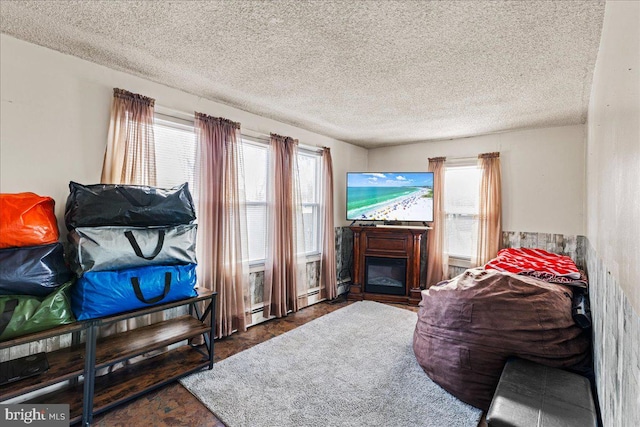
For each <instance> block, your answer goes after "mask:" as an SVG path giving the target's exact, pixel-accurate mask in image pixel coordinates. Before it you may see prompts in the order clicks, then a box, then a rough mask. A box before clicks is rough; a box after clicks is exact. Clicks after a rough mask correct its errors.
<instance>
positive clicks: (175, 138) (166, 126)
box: [153, 115, 197, 201]
mask: <svg viewBox="0 0 640 427" xmlns="http://www.w3.org/2000/svg"><path fill="white" fill-rule="evenodd" d="M153 132H154V139H155V148H156V185H157V186H158V187H161V188H171V187H174V186H176V185H180V184H182V183H185V182H188V183H189V190H190V192H191V196H192V197H193V198H194V201H195V199H196V198H197V192H196V188H195V187H194V185H195V170H196V163H195V162H196V134H195V131H194V129H193V123H192V122H191V123H190V122H188V121H184V120H180V119H171V118H160V117H159V116H158V115H156V117H155V120H154V125H153Z"/></svg>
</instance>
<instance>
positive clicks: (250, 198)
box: [242, 138, 269, 264]
mask: <svg viewBox="0 0 640 427" xmlns="http://www.w3.org/2000/svg"><path fill="white" fill-rule="evenodd" d="M268 155H269V151H268V146H267V145H266V144H262V143H258V142H253V141H250V140H248V139H245V138H243V139H242V156H243V157H244V170H245V173H246V174H247V176H246V179H245V187H246V188H245V191H246V193H245V194H246V201H247V238H248V240H249V263H251V264H259V263H264V260H265V258H266V256H267V255H266V253H267V188H268V187H267V185H268V175H267V168H268V161H269V157H268Z"/></svg>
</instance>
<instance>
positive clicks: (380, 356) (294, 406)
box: [181, 301, 482, 427]
mask: <svg viewBox="0 0 640 427" xmlns="http://www.w3.org/2000/svg"><path fill="white" fill-rule="evenodd" d="M416 321H417V316H416V314H415V313H413V312H411V311H408V310H404V309H401V308H396V307H391V306H388V305H385V304H380V303H376V302H371V301H362V302H356V303H354V304H351V305H349V306H347V307H345V308H341V309H339V310H336V311H334V312H332V313H329V314H327V315H325V316H322V317H320V318H318V319H315V320H313V321H311V322H309V323H306V324H304V325H302V326H300V327H298V328H296V329H294V330H292V331H289V332H287V333H285V334H283V335H279V336H277V337H275V338H272V339H270V340H268V341H265V342H263V343H261V344H258V345H256V346H254V347H252V348H250V349H248V350H245V351H242V352H240V353H237V354H235V355H233V356H231V357H229V358H227V359H224V360H222V361H220V362H218V363H216V364H215V365H214V367H213V369H212V370H210V371H201V372H198V373H196V374H193V375H191V376H189V377H185V378H183V379H182V380H181V383H182V384H183V385H184V386H185V387H186V388H187V389H188V390H189V391H190V392H191V393H193V394H194V395H195V396H196V397H197V398H198V399H200V401H201V402H202V403H204V404H205V405H206V406H207V407H208V408H209V409H211V411H212V412H213V413H214V414H215V415H216V416H217V417H218V418H220V419H221V420H222V421H223V422H224V423H225V424H226V425H227V426H229V427H241V426H247V427H257V426H261V427H288V426H291V427H301V426H304V427H312V426H323V427H324V426H354V427H355V426H392V427H403V426H407V427H409V426H411V427H416V426H433V427H449V426H454V427H455V426H460V427H476V426H477V425H478V422H479V420H480V416H481V415H482V412H481V411H480V410H479V409H476V408H474V407H472V406H469V405H467V404H465V403H463V402H461V401H459V400H458V399H456V398H455V397H453V396H452V395H450V394H449V393H447V392H446V391H444V390H443V389H442V388H440V387H439V386H438V385H436V384H435V383H434V382H433V381H431V380H430V379H429V377H427V375H426V374H425V373H424V372H423V371H422V369H421V368H420V366H419V365H418V363H417V362H416V358H415V355H414V354H413V348H412V337H413V330H414V328H415V324H416Z"/></svg>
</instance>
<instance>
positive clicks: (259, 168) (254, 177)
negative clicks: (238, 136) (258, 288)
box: [154, 113, 322, 265]
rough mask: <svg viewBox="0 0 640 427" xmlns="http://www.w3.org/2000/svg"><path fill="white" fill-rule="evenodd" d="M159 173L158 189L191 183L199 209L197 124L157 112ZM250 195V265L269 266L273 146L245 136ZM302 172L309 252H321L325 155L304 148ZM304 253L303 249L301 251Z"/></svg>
mask: <svg viewBox="0 0 640 427" xmlns="http://www.w3.org/2000/svg"><path fill="white" fill-rule="evenodd" d="M154 134H155V146H156V175H157V186H158V187H165V188H168V187H173V186H176V185H180V184H182V183H184V182H188V183H189V189H190V190H191V195H192V197H193V198H194V202H196V206H197V200H196V199H197V191H196V190H197V189H196V188H195V171H196V135H195V131H194V128H193V122H190V121H188V120H183V119H179V118H173V117H169V116H165V115H164V114H159V113H156V116H155V124H154ZM242 156H243V160H244V170H245V173H246V177H245V196H246V204H247V237H248V240H249V248H248V255H249V263H250V264H253V265H258V264H264V261H265V258H266V251H267V196H268V194H267V193H268V191H267V190H268V188H269V187H268V185H269V182H268V176H269V175H268V167H269V146H268V144H265V143H264V142H260V141H259V140H257V139H253V138H251V137H247V136H244V135H243V136H242ZM298 169H299V174H300V175H299V177H300V192H301V197H302V206H303V207H302V215H303V222H304V224H303V226H304V241H305V244H304V253H305V255H307V256H309V255H315V254H318V253H320V241H321V240H320V230H321V224H322V222H321V219H320V195H321V187H320V185H321V182H322V180H321V179H320V174H321V170H322V168H321V156H320V154H319V153H317V152H315V151H311V150H305V149H303V148H299V150H298ZM300 250H302V248H300Z"/></svg>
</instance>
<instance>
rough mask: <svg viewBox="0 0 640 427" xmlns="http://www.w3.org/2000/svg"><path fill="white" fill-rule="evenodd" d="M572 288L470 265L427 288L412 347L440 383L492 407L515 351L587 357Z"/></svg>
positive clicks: (554, 363) (555, 358)
mask: <svg viewBox="0 0 640 427" xmlns="http://www.w3.org/2000/svg"><path fill="white" fill-rule="evenodd" d="M571 297H572V290H571V288H570V287H567V286H563V285H557V284H551V283H546V282H543V281H541V280H538V279H534V278H531V277H525V276H518V275H514V274H511V273H501V272H497V271H485V270H482V269H472V270H467V272H465V273H464V274H462V275H460V276H458V277H456V278H455V279H452V280H450V281H448V282H443V283H442V284H439V285H436V286H433V287H431V288H429V289H427V290H424V291H422V301H421V302H420V309H419V312H418V323H417V325H416V329H415V332H414V335H413V350H414V352H415V354H416V358H417V359H418V363H419V364H420V366H422V368H423V369H424V371H425V372H426V373H427V375H429V377H430V378H431V379H432V380H433V381H435V382H436V383H438V384H439V385H440V386H441V387H442V388H444V389H445V390H447V391H448V392H450V393H451V394H453V395H454V396H456V397H457V398H459V399H460V400H462V401H463V402H466V403H469V404H470V405H473V406H475V407H477V408H480V409H483V410H487V409H488V408H489V404H490V403H491V399H492V397H493V393H494V391H495V389H496V386H497V384H498V380H499V379H500V373H501V372H502V368H503V367H504V364H505V362H506V360H507V358H508V357H509V356H518V357H521V358H523V359H527V360H531V361H533V362H538V363H541V364H543V365H547V366H551V367H555V368H567V367H571V366H574V365H578V364H580V363H583V362H584V361H585V360H586V359H587V355H588V349H589V337H588V336H587V334H586V333H583V330H582V329H580V328H579V327H578V326H576V325H575V323H574V321H573V319H572V318H571Z"/></svg>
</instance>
